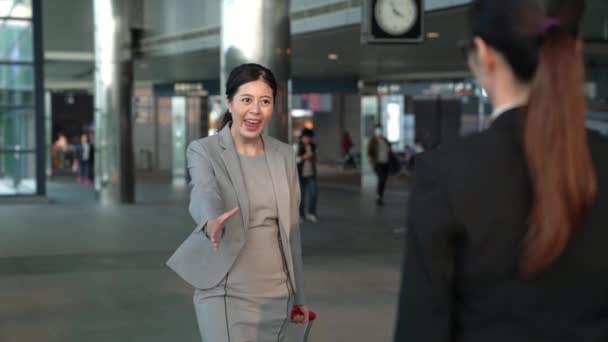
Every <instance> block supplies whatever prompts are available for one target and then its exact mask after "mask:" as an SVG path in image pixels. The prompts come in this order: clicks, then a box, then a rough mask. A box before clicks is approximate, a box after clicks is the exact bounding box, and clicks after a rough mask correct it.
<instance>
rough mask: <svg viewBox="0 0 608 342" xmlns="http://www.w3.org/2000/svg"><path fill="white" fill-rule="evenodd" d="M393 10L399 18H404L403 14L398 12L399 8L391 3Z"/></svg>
mask: <svg viewBox="0 0 608 342" xmlns="http://www.w3.org/2000/svg"><path fill="white" fill-rule="evenodd" d="M391 9H392V10H393V13H395V14H396V15H397V16H398V17H401V18H404V16H403V13H401V12H399V11H398V10H397V7H396V5H395V3H394V2H391Z"/></svg>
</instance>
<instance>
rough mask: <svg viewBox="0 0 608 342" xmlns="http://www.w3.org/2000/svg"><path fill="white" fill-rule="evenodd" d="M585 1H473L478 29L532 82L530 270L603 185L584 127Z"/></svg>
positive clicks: (551, 251)
mask: <svg viewBox="0 0 608 342" xmlns="http://www.w3.org/2000/svg"><path fill="white" fill-rule="evenodd" d="M584 6H585V4H584V0H554V1H530V0H508V1H505V0H477V1H476V2H475V3H474V5H473V11H472V16H471V19H472V23H473V34H474V35H475V36H479V37H481V38H482V39H484V40H485V41H486V42H487V43H488V44H489V45H491V46H493V47H494V48H496V49H497V50H498V51H500V52H501V53H503V54H504V55H505V58H506V59H507V61H509V64H510V65H511V67H512V68H513V70H514V73H515V74H516V76H517V77H518V78H519V79H520V80H522V81H525V82H529V83H530V84H531V93H530V98H529V101H528V105H527V107H526V108H525V110H524V111H523V115H522V129H523V147H524V151H525V155H526V160H527V164H528V169H529V173H530V177H531V182H532V203H531V208H530V212H529V229H528V234H527V236H526V240H525V249H524V252H523V255H522V258H521V265H520V266H521V271H522V273H524V274H528V275H529V274H533V273H536V272H538V271H541V270H542V269H544V268H545V267H547V266H549V265H550V264H552V263H553V262H554V261H555V260H557V258H559V257H560V256H561V255H562V254H563V252H564V250H565V249H566V247H567V245H568V242H569V241H570V238H571V236H572V234H573V232H574V230H575V229H576V228H577V227H578V226H580V225H581V223H582V221H583V220H584V218H585V214H586V211H587V209H588V207H589V206H590V205H591V204H592V202H593V201H594V198H595V193H596V191H597V180H596V175H595V171H594V169H593V163H592V160H591V154H590V152H589V147H588V145H587V132H586V128H585V117H586V107H587V106H586V102H585V97H584V92H583V84H584V80H585V73H584V63H583V56H582V51H581V48H580V44H581V42H580V40H579V39H580V38H579V25H580V20H581V18H582V15H583V12H584ZM531 27H533V29H532V30H531V29H530V28H531ZM531 31H532V32H536V34H531Z"/></svg>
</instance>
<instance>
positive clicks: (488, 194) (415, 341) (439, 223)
mask: <svg viewBox="0 0 608 342" xmlns="http://www.w3.org/2000/svg"><path fill="white" fill-rule="evenodd" d="M518 118H519V116H518V110H517V109H515V110H512V111H509V112H507V113H504V114H503V115H502V116H500V117H499V118H498V119H497V120H496V121H495V122H494V123H493V125H492V126H491V127H490V128H489V129H488V130H487V131H485V132H482V133H479V134H476V135H473V136H470V137H467V138H464V139H462V140H460V141H458V142H457V143H455V144H453V145H451V146H450V147H445V148H441V149H440V150H437V151H434V152H431V153H426V154H423V155H421V156H420V158H419V159H418V160H417V161H416V163H417V164H416V169H417V173H416V176H417V179H416V181H415V184H414V187H413V190H412V197H411V201H410V211H409V214H410V218H409V225H408V227H409V229H408V234H407V238H406V256H405V262H404V268H403V280H402V288H401V297H400V304H399V314H398V321H397V330H396V336H395V341H399V342H448V341H449V342H452V341H459V342H460V341H462V342H502V341H504V342H507V341H508V342H560V341H564V342H565V341H568V342H592V341H593V342H596V341H597V342H600V341H602V342H603V341H608V141H607V140H606V139H605V138H604V137H602V136H600V135H599V134H596V133H592V132H590V133H589V135H588V139H589V147H590V150H591V155H592V159H593V163H594V166H595V171H596V173H597V177H598V192H597V197H596V201H595V203H594V205H593V206H592V208H591V209H590V211H589V213H588V217H587V219H586V223H585V224H584V225H583V226H582V227H580V229H579V230H578V231H577V232H576V233H575V234H574V236H573V237H572V239H571V240H570V242H569V244H568V246H567V248H566V250H565V252H564V254H563V255H562V256H561V257H560V258H559V259H558V260H557V261H556V262H555V263H554V264H552V265H551V266H550V267H548V268H546V269H545V270H543V271H542V272H540V273H538V274H536V275H534V276H533V277H531V278H524V277H523V276H521V275H520V273H519V269H518V265H519V260H520V256H521V254H522V247H523V241H524V236H525V234H526V232H527V230H528V226H527V224H526V220H527V217H528V211H529V206H530V200H531V194H530V180H529V176H528V172H527V168H526V162H525V159H524V153H523V149H522V145H521V142H520V141H521V139H520V133H519V132H520V130H519V124H518V122H519V119H518ZM564 167H567V165H564Z"/></svg>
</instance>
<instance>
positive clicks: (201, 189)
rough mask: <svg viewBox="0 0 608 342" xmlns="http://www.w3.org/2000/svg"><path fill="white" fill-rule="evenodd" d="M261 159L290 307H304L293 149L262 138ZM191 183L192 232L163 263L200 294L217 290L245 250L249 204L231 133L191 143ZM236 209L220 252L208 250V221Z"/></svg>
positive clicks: (188, 151)
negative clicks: (292, 299)
mask: <svg viewBox="0 0 608 342" xmlns="http://www.w3.org/2000/svg"><path fill="white" fill-rule="evenodd" d="M263 140H264V146H265V155H266V160H267V162H268V166H269V169H270V175H271V177H272V184H273V185H274V189H273V190H274V193H275V196H276V198H277V205H278V212H279V229H280V233H281V234H280V235H281V242H282V247H283V251H284V253H285V259H286V262H287V269H288V272H289V279H290V282H291V285H292V288H293V290H294V292H295V304H304V295H303V290H302V289H303V288H302V252H301V242H300V223H299V211H298V207H299V205H300V185H299V181H298V175H297V170H296V162H295V155H294V152H293V149H292V148H291V147H290V146H289V145H287V144H284V143H282V142H280V141H278V140H276V139H274V138H271V137H268V136H264V137H263ZM187 159H188V171H189V173H190V177H191V179H192V181H191V182H190V187H191V192H190V205H189V210H190V215H192V218H193V219H194V221H195V222H196V228H195V229H194V231H193V232H192V233H191V234H190V236H189V237H188V238H187V239H186V240H185V241H184V242H183V243H182V245H181V246H179V247H178V249H177V250H176V251H175V253H174V254H173V255H172V256H171V258H170V259H169V260H168V261H167V265H168V266H169V267H170V268H171V269H172V270H173V271H175V272H176V273H177V274H178V275H179V276H180V277H182V278H183V279H184V280H186V281H187V282H188V283H190V284H191V285H192V286H194V287H196V288H199V289H202V290H204V289H209V288H212V287H214V286H216V285H218V284H219V283H220V282H221V281H222V279H224V277H225V276H226V274H227V273H228V271H229V270H230V268H231V267H232V265H233V263H234V262H235V260H236V258H237V256H238V255H239V252H240V251H241V249H242V248H243V246H244V245H245V239H246V237H247V234H246V231H247V229H248V224H247V223H248V222H249V200H248V196H247V191H246V188H245V184H244V182H243V174H242V172H241V167H240V162H239V158H238V156H237V153H236V149H235V147H234V143H233V141H232V135H231V134H230V128H229V127H228V126H226V127H225V128H224V129H222V130H221V131H220V133H219V134H217V135H214V136H210V137H207V138H203V139H200V140H196V141H193V142H192V143H190V145H189V146H188V150H187ZM235 207H240V208H241V211H240V213H239V214H237V215H236V216H234V217H233V218H231V219H230V220H229V221H228V222H227V224H226V229H225V232H224V236H223V238H222V240H221V241H220V248H219V249H218V250H217V251H214V250H213V247H212V244H211V241H210V240H209V239H208V238H207V237H206V236H205V234H204V232H203V228H204V226H205V225H206V224H207V221H208V220H210V219H212V218H215V217H217V216H219V215H221V214H223V213H224V212H227V211H229V210H231V209H233V208H235Z"/></svg>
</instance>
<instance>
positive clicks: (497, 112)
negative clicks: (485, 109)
mask: <svg viewBox="0 0 608 342" xmlns="http://www.w3.org/2000/svg"><path fill="white" fill-rule="evenodd" d="M523 105H524V104H523V103H521V102H516V103H507V104H504V105H502V106H500V107H496V108H494V111H493V112H492V115H491V116H490V122H493V121H494V120H496V119H497V118H498V117H499V116H501V115H502V114H504V113H506V112H508V111H510V110H511V109H515V108H517V107H521V106H523Z"/></svg>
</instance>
